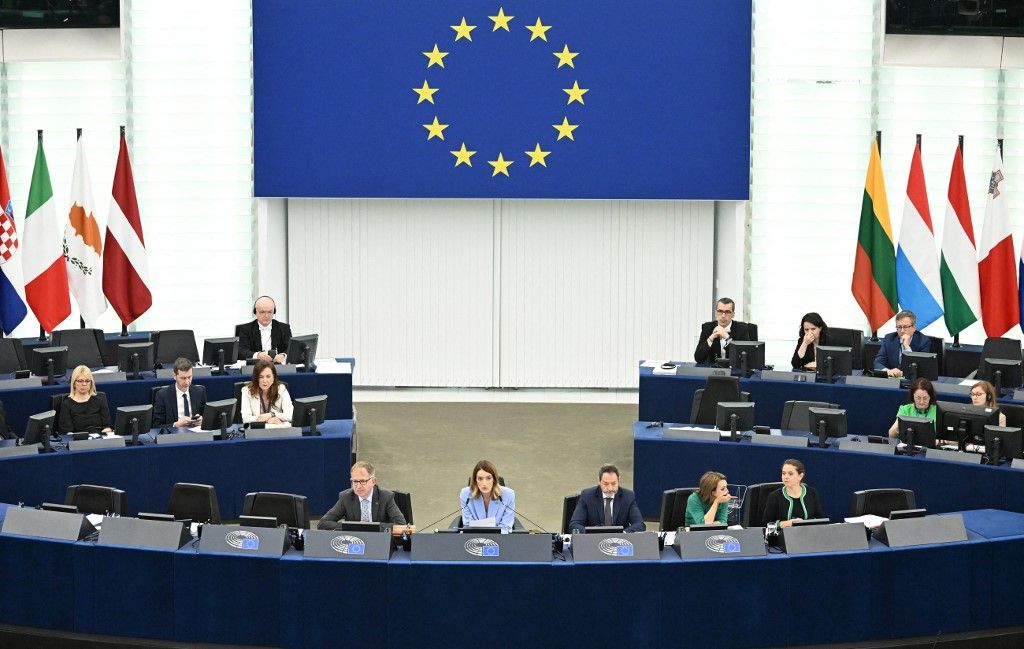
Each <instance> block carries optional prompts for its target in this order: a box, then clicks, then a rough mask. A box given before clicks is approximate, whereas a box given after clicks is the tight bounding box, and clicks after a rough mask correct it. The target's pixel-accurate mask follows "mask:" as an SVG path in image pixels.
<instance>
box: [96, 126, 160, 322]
mask: <svg viewBox="0 0 1024 649" xmlns="http://www.w3.org/2000/svg"><path fill="white" fill-rule="evenodd" d="M103 293H104V294H105V295H106V296H107V299H108V300H109V301H110V306H112V307H113V308H114V311H116V312H117V315H118V317H119V318H121V322H123V323H124V324H125V325H128V324H131V323H132V322H134V321H135V320H136V318H138V317H139V316H140V315H142V314H143V313H145V312H146V311H147V310H148V309H149V307H151V306H153V295H152V294H151V293H150V291H149V264H148V263H147V261H146V240H145V237H143V235H142V219H140V218H139V203H138V201H137V200H136V199H135V180H134V178H133V177H132V162H131V160H130V159H129V158H128V143H127V142H126V141H125V138H124V131H123V130H122V132H121V148H120V150H119V151H118V153H117V168H116V169H115V170H114V188H113V189H112V190H111V199H110V216H109V217H108V218H107V238H106V240H105V241H104V245H103Z"/></svg>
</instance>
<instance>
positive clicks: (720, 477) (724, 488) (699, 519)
mask: <svg viewBox="0 0 1024 649" xmlns="http://www.w3.org/2000/svg"><path fill="white" fill-rule="evenodd" d="M730 500H732V496H731V495H730V494H729V484H728V483H727V482H726V481H725V474H722V473H719V472H718V471H707V472H706V473H705V474H704V475H702V476H701V477H700V487H698V488H697V491H694V492H693V493H692V494H690V497H689V498H687V499H686V516H685V517H684V519H683V524H684V525H685V526H686V527H689V526H691V525H710V524H711V523H727V522H728V521H729V501H730Z"/></svg>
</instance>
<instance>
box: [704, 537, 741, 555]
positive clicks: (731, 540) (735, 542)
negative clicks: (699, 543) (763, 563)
mask: <svg viewBox="0 0 1024 649" xmlns="http://www.w3.org/2000/svg"><path fill="white" fill-rule="evenodd" d="M704 546H705V547H706V548H707V549H708V550H711V551H712V552H717V553H718V554H733V553H735V552H739V551H740V540H739V539H737V538H736V537H735V536H730V535H729V534H715V535H714V536H709V537H708V538H707V540H705V541H704Z"/></svg>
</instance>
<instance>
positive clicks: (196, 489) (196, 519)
mask: <svg viewBox="0 0 1024 649" xmlns="http://www.w3.org/2000/svg"><path fill="white" fill-rule="evenodd" d="M167 513H168V514H171V515H172V516H174V518H176V519H178V520H183V519H188V520H191V521H192V522H193V523H214V524H218V523H220V505H219V504H218V503H217V490H216V489H215V488H214V487H213V486H212V485H208V484H194V483H191V482H178V483H175V485H174V487H172V488H171V501H170V503H168V505H167Z"/></svg>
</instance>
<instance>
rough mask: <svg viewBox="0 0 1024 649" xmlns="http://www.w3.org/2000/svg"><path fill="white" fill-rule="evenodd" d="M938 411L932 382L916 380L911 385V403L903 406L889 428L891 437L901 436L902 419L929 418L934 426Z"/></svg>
mask: <svg viewBox="0 0 1024 649" xmlns="http://www.w3.org/2000/svg"><path fill="white" fill-rule="evenodd" d="M936 410H937V408H936V407H935V388H934V387H932V382H931V381H929V380H928V379H926V378H923V377H920V378H918V379H916V380H915V381H914V382H913V383H911V384H910V403H905V404H903V405H902V406H900V407H899V410H897V411H896V421H894V422H893V423H892V426H891V427H890V428H889V437H897V436H899V434H900V431H899V428H900V417H927V418H928V419H931V420H932V423H933V424H934V423H935V415H936ZM900 441H901V442H906V441H907V440H905V439H901V440H900Z"/></svg>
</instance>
